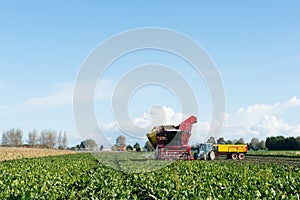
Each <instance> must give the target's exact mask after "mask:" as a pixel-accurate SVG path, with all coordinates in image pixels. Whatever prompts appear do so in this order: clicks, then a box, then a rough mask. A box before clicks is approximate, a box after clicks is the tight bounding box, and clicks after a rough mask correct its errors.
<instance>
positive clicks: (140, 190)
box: [0, 153, 300, 199]
mask: <svg viewBox="0 0 300 200" xmlns="http://www.w3.org/2000/svg"><path fill="white" fill-rule="evenodd" d="M132 155H134V156H135V154H132ZM97 158H98V160H97V159H95V157H94V156H92V155H91V154H75V155H62V156H53V157H43V158H33V159H21V160H13V161H2V162H0V199H172V198H173V199H207V198H211V199H255V198H258V199H262V198H266V199H278V198H280V199H282V198H289V199H291V198H292V199H299V195H300V168H299V166H292V167H290V166H278V165H256V164H247V163H240V162H221V161H214V162H209V161H176V162H169V163H167V164H166V163H160V162H158V163H157V168H154V169H153V170H152V171H151V170H148V171H149V172H147V173H132V172H133V171H132V170H133V169H134V166H131V168H130V170H129V171H127V173H124V172H122V171H120V170H116V169H114V168H115V166H119V167H120V168H119V169H122V165H126V163H130V165H135V166H137V168H138V169H140V168H145V166H147V162H148V164H149V165H150V166H153V163H150V161H149V160H148V159H144V160H143V159H141V158H135V157H133V158H132V157H131V156H130V155H127V154H114V153H108V154H107V155H105V154H102V155H101V156H100V157H97ZM100 158H101V159H100ZM114 162H115V165H113V163H114ZM151 162H156V161H151ZM137 163H140V165H137ZM141 163H143V164H141ZM110 165H113V166H110ZM123 169H129V168H128V167H125V168H123ZM137 171H139V170H137Z"/></svg>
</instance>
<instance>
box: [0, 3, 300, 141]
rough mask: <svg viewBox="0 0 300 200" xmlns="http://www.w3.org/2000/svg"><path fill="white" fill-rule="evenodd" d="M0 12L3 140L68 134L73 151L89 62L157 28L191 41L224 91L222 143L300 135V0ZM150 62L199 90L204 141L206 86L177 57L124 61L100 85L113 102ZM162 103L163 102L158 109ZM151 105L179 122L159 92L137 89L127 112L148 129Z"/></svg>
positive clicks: (48, 6)
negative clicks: (13, 132) (119, 39)
mask: <svg viewBox="0 0 300 200" xmlns="http://www.w3.org/2000/svg"><path fill="white" fill-rule="evenodd" d="M0 5H1V6H0V35H1V37H0V44H1V45H0V69H1V73H0V92H1V98H0V121H1V123H0V131H3V130H7V129H9V128H12V127H20V128H21V129H23V130H24V135H25V136H24V139H26V135H27V132H28V131H29V130H32V129H34V128H37V129H38V130H41V129H43V128H46V129H48V128H53V129H55V130H65V131H67V132H68V134H69V143H70V145H74V144H77V143H78V142H79V141H80V139H79V136H78V133H76V128H75V124H74V117H73V109H72V91H73V84H74V82H75V79H76V76H77V74H78V72H79V69H80V66H81V64H82V63H83V61H84V60H85V59H86V58H87V56H88V55H89V53H90V52H91V51H92V50H93V49H94V48H95V47H96V46H97V45H99V44H100V43H101V42H103V41H104V40H106V39H107V38H109V37H111V36H113V35H115V34H118V33H120V32H124V31H127V30H130V29H134V28H143V27H161V28H167V29H172V30H175V31H178V32H181V33H183V34H185V35H187V36H189V37H191V38H193V39H194V40H195V41H196V42H197V43H199V44H200V45H201V46H203V47H204V48H205V50H206V51H207V53H208V54H209V56H210V57H211V59H212V60H213V61H214V63H215V64H216V66H217V68H218V70H219V72H220V74H221V76H222V80H223V84H224V88H225V92H226V116H227V118H226V120H225V126H224V131H223V133H222V134H221V136H224V137H225V138H230V139H232V138H237V137H240V136H241V137H244V138H246V140H250V139H251V138H252V137H259V138H260V139H265V137H267V136H270V135H278V134H281V135H285V136H299V135H300V121H299V116H300V115H299V114H300V99H299V97H300V94H299V93H300V79H299V74H300V73H299V72H300V68H299V67H300V37H299V35H300V20H299V19H300V3H299V2H298V1H249V2H246V3H245V2H238V1H227V2H222V1H214V2H208V1H207V2H204V1H200V2H198V1H191V2H189V3H183V2H182V3H175V2H174V1H164V2H160V1H151V2H150V1H149V2H140V1H132V2H131V3H128V2H125V1H106V2H104V1H103V2H98V1H89V2H88V3H86V2H83V1H66V2H62V1H48V2H40V1H24V2H21V1H1V2H0ZM149 62H157V63H165V64H168V65H172V66H173V67H174V68H175V69H176V70H177V71H178V72H179V73H181V74H182V75H183V76H184V77H185V78H186V79H187V80H188V82H189V83H190V84H191V85H193V89H194V90H195V93H196V95H197V97H198V100H199V107H200V113H199V115H198V116H197V117H198V118H199V119H200V120H199V123H198V126H199V127H198V129H197V130H198V131H200V132H201V131H204V132H205V130H206V128H207V126H208V125H207V124H209V119H210V116H211V105H210V96H209V93H208V92H207V89H206V87H205V83H204V82H203V79H202V78H201V77H197V76H194V73H193V71H192V70H191V69H190V68H189V66H188V64H187V63H184V62H183V61H182V60H180V59H179V58H177V57H175V56H174V55H170V54H166V53H163V52H157V51H144V52H141V53H139V52H136V53H133V54H130V55H127V57H126V56H124V57H122V58H120V60H118V62H116V63H114V65H113V66H112V67H111V68H110V70H108V71H107V72H106V74H104V76H103V79H102V80H103V81H104V82H105V84H103V85H102V86H101V87H102V89H104V90H103V91H104V93H106V94H109V92H110V91H111V90H112V89H113V88H114V86H115V84H116V83H117V82H118V81H119V79H120V78H121V77H122V75H123V74H124V73H126V71H128V70H130V69H131V68H132V67H133V66H137V65H140V64H143V63H149ZM101 87H100V91H101ZM100 93H101V92H100ZM149 94H153V95H150V97H149ZM156 95H157V96H160V97H161V96H162V97H163V98H161V99H162V100H160V101H158V100H154V99H157V98H155V97H156ZM100 96H101V95H100ZM102 96H105V95H103V94H102ZM155 104H159V105H161V106H162V107H164V108H165V110H167V112H168V113H169V114H170V115H169V116H170V119H169V121H168V122H170V123H171V122H174V123H178V119H177V118H176V117H175V114H176V113H177V114H181V113H180V109H179V107H180V106H179V105H178V102H176V98H175V97H174V95H172V94H170V93H169V92H167V91H165V90H164V89H163V88H160V87H158V86H153V85H152V86H149V87H146V88H144V89H140V90H138V91H137V92H136V93H135V95H133V97H132V99H131V103H129V113H130V115H131V117H132V118H133V119H136V121H139V120H142V121H143V120H146V121H147V117H149V116H147V113H148V111H149V109H150V108H151V106H152V105H155ZM110 105H111V101H110V99H109V98H104V97H103V98H99V100H98V101H96V103H95V108H96V111H95V112H96V113H97V117H98V119H99V123H101V125H103V126H104V127H106V128H107V129H105V130H104V131H106V132H107V134H108V135H109V134H111V136H113V137H112V140H114V137H115V135H118V134H119V132H118V129H117V128H116V127H115V125H114V123H113V117H112V114H111V108H110ZM172 113H173V114H172ZM174 113H175V114H174ZM183 114H184V113H183ZM143 116H144V117H143ZM79 135H80V134H79ZM195 140H196V139H195ZM130 141H131V142H134V141H135V140H134V139H132V140H130Z"/></svg>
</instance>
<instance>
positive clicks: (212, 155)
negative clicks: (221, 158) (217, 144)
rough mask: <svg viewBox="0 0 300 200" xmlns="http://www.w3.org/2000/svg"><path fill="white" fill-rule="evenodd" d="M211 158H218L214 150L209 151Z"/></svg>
mask: <svg viewBox="0 0 300 200" xmlns="http://www.w3.org/2000/svg"><path fill="white" fill-rule="evenodd" d="M208 158H209V160H214V159H215V158H216V154H215V152H214V151H211V152H209V154H208Z"/></svg>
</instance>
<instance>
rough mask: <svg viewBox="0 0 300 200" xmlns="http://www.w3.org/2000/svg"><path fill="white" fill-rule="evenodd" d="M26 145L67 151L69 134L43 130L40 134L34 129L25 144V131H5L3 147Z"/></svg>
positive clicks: (14, 129)
mask: <svg viewBox="0 0 300 200" xmlns="http://www.w3.org/2000/svg"><path fill="white" fill-rule="evenodd" d="M24 145H26V146H30V147H40V148H48V149H53V148H58V149H67V148H68V139H67V132H66V131H65V132H62V131H58V132H57V131H55V130H50V129H43V130H42V131H41V132H38V131H37V130H36V129H34V130H33V131H30V132H29V133H28V138H27V139H26V142H25V144H24V141H23V131H22V130H21V129H19V128H11V129H10V130H7V131H3V134H2V141H1V146H6V147H21V146H24Z"/></svg>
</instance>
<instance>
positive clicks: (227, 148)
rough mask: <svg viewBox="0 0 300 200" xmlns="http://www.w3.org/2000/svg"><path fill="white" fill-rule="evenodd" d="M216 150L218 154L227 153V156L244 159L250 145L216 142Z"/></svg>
mask: <svg viewBox="0 0 300 200" xmlns="http://www.w3.org/2000/svg"><path fill="white" fill-rule="evenodd" d="M214 150H215V153H216V154H217V155H227V158H232V159H234V160H236V159H237V158H239V159H240V160H242V159H244V158H245V154H246V153H248V146H247V145H246V144H215V145H214Z"/></svg>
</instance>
